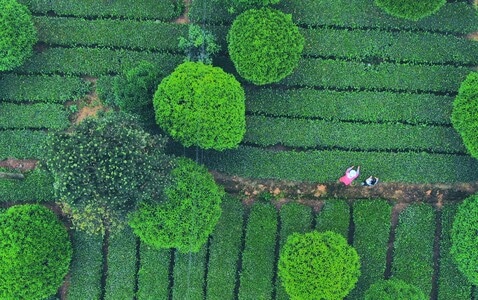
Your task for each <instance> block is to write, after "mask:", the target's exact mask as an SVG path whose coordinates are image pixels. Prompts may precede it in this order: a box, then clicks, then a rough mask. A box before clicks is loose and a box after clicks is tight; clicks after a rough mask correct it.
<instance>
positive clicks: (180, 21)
mask: <svg viewBox="0 0 478 300" xmlns="http://www.w3.org/2000/svg"><path fill="white" fill-rule="evenodd" d="M190 5H191V0H184V12H183V14H182V15H181V16H179V18H177V19H176V20H174V21H173V23H176V24H189V23H190V21H189V7H190Z"/></svg>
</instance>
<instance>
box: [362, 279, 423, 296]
mask: <svg viewBox="0 0 478 300" xmlns="http://www.w3.org/2000/svg"><path fill="white" fill-rule="evenodd" d="M426 299H427V298H426V297H425V294H423V292H422V291H421V290H420V289H419V288H417V287H416V286H414V285H412V284H409V283H406V282H405V281H403V280H399V279H389V280H380V281H377V282H375V283H374V284H372V285H371V286H370V288H369V289H368V290H367V292H366V293H365V300H426Z"/></svg>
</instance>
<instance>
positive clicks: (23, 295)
mask: <svg viewBox="0 0 478 300" xmlns="http://www.w3.org/2000/svg"><path fill="white" fill-rule="evenodd" d="M0 249H1V253H0V298H2V299H12V300H13V299H32V300H36V299H44V298H46V297H48V296H50V295H53V294H55V293H56V291H57V290H58V288H59V286H60V285H61V284H62V282H63V279H64V277H65V276H66V274H67V273H68V269H69V265H70V261H71V256H72V247H71V241H70V239H69V236H68V232H67V230H66V228H65V227H64V226H63V224H62V223H61V222H60V221H59V220H58V218H57V217H56V216H55V214H54V213H53V212H52V211H50V210H49V209H47V208H45V207H43V206H40V205H36V204H29V205H28V204H27V205H21V206H12V207H10V208H9V209H7V210H6V211H5V212H4V213H2V214H0Z"/></svg>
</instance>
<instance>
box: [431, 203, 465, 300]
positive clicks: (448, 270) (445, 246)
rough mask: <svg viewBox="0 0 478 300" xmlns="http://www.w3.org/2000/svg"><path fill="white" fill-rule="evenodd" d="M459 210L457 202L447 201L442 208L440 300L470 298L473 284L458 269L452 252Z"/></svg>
mask: <svg viewBox="0 0 478 300" xmlns="http://www.w3.org/2000/svg"><path fill="white" fill-rule="evenodd" d="M456 210H457V204H456V203H447V204H446V205H445V206H443V207H442V210H441V221H442V231H441V237H440V269H439V273H438V274H439V277H438V300H448V299H470V297H471V284H470V283H469V282H468V280H467V279H466V277H464V276H463V274H462V273H461V272H460V270H458V268H457V266H456V263H455V260H454V259H453V257H452V256H451V254H450V249H451V228H452V225H453V220H454V216H455V213H456Z"/></svg>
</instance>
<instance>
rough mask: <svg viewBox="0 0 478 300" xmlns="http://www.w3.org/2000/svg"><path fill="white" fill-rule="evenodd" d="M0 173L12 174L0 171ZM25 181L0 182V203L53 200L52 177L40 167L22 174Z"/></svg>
mask: <svg viewBox="0 0 478 300" xmlns="http://www.w3.org/2000/svg"><path fill="white" fill-rule="evenodd" d="M0 171H1V172H12V170H8V169H0ZM24 175H25V179H23V180H14V179H2V180H0V202H32V201H34V202H49V201H53V200H54V199H55V197H54V194H55V193H54V190H53V182H54V180H53V176H52V175H51V173H50V172H48V171H47V170H45V169H44V168H41V167H36V168H35V169H34V170H32V171H29V172H28V173H26V174H24Z"/></svg>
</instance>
